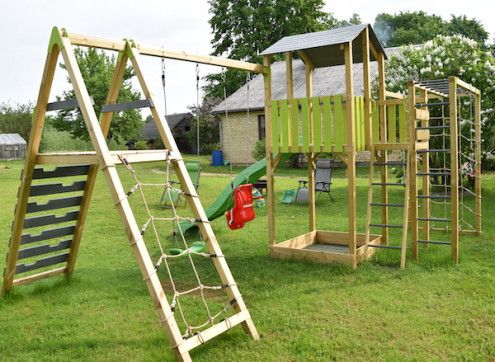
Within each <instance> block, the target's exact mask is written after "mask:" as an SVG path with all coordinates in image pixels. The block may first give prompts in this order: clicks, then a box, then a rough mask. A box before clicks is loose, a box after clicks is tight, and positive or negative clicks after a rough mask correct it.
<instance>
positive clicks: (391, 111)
mask: <svg viewBox="0 0 495 362" xmlns="http://www.w3.org/2000/svg"><path fill="white" fill-rule="evenodd" d="M396 110H397V108H396V107H395V106H389V107H387V129H388V131H387V136H388V139H387V142H388V143H397V115H396Z"/></svg>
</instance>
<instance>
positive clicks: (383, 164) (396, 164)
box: [373, 162, 406, 166]
mask: <svg viewBox="0 0 495 362" xmlns="http://www.w3.org/2000/svg"><path fill="white" fill-rule="evenodd" d="M405 165H406V163H405V162H374V163H373V166H405Z"/></svg>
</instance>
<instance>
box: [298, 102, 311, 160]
mask: <svg viewBox="0 0 495 362" xmlns="http://www.w3.org/2000/svg"><path fill="white" fill-rule="evenodd" d="M299 103H300V104H301V126H302V127H301V128H302V147H303V152H305V153H307V152H310V149H309V144H310V142H309V128H310V126H309V107H308V98H301V99H300V100H299Z"/></svg>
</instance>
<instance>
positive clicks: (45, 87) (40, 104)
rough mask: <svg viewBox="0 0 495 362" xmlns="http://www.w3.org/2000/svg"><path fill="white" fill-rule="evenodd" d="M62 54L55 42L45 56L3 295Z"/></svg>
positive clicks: (9, 279) (9, 280)
mask: <svg viewBox="0 0 495 362" xmlns="http://www.w3.org/2000/svg"><path fill="white" fill-rule="evenodd" d="M59 54H60V49H59V47H58V45H54V46H53V47H51V50H50V51H49V52H48V54H47V56H46V61H45V68H44V70H43V76H42V78H41V85H40V90H39V93H38V100H37V101H36V107H35V109H34V113H33V123H32V127H31V133H30V135H29V141H28V145H27V149H26V160H25V161H24V168H23V171H22V175H21V185H20V186H19V191H18V192H17V205H16V208H15V214H14V223H13V224H12V234H11V237H10V243H9V252H8V254H7V260H6V263H5V271H4V279H3V285H2V292H1V296H2V297H3V296H5V294H6V293H8V292H9V291H10V289H12V286H13V281H14V276H15V267H16V263H17V257H18V254H19V247H20V241H21V237H22V230H23V224H24V215H25V214H26V207H27V202H28V199H29V190H30V188H31V180H32V179H31V177H32V174H33V169H34V166H35V165H36V155H37V154H38V152H39V147H40V141H41V134H42V132H43V125H44V123H45V114H46V106H47V104H48V98H49V96H50V90H51V87H52V83H53V76H54V74H55V68H56V67H57V59H58V56H59Z"/></svg>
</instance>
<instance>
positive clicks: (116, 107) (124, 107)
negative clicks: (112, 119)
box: [101, 99, 153, 113]
mask: <svg viewBox="0 0 495 362" xmlns="http://www.w3.org/2000/svg"><path fill="white" fill-rule="evenodd" d="M149 107H153V103H152V102H151V100H150V99H138V100H136V101H131V102H125V103H107V104H104V105H103V106H102V107H101V112H102V113H107V112H112V113H113V112H122V111H129V110H131V109H139V108H149Z"/></svg>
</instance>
